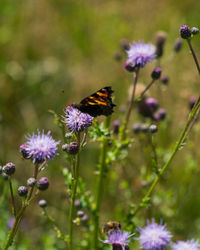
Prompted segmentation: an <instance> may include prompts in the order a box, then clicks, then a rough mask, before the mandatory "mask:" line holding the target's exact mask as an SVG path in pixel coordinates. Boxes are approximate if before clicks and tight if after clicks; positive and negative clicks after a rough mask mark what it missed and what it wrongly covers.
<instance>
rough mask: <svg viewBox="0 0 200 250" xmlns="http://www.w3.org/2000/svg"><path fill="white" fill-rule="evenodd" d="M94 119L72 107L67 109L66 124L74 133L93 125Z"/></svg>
mask: <svg viewBox="0 0 200 250" xmlns="http://www.w3.org/2000/svg"><path fill="white" fill-rule="evenodd" d="M92 119H93V117H92V116H90V115H89V114H87V113H83V112H81V111H80V110H78V109H77V108H74V107H73V106H72V105H70V106H68V107H67V108H66V109H65V117H64V122H65V123H66V125H67V126H68V128H69V130H70V131H72V132H78V131H83V130H84V129H85V128H88V127H90V126H91V125H92Z"/></svg>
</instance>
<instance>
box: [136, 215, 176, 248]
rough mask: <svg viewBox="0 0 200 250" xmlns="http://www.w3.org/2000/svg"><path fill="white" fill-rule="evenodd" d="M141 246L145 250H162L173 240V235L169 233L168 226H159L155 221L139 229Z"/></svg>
mask: <svg viewBox="0 0 200 250" xmlns="http://www.w3.org/2000/svg"><path fill="white" fill-rule="evenodd" d="M139 231H140V237H139V241H140V245H141V247H142V248H144V249H145V250H162V249H164V247H166V246H167V245H168V244H169V242H170V240H171V237H172V235H171V233H170V232H169V231H167V229H166V225H162V224H157V223H155V221H154V220H152V223H149V222H148V223H147V226H146V227H144V228H139Z"/></svg>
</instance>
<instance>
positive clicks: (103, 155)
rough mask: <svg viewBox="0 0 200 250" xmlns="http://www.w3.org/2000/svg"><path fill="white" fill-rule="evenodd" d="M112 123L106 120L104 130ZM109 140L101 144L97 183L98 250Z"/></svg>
mask: <svg viewBox="0 0 200 250" xmlns="http://www.w3.org/2000/svg"><path fill="white" fill-rule="evenodd" d="M109 122H110V117H107V118H106V119H105V123H104V128H105V129H108V127H109ZM107 146H108V138H106V137H103V138H102V143H101V154H100V166H99V168H100V172H99V178H98V182H97V191H96V200H95V210H94V236H93V237H94V239H93V249H98V232H99V212H100V207H101V202H102V196H103V186H104V185H103V182H104V177H105V170H106V154H107Z"/></svg>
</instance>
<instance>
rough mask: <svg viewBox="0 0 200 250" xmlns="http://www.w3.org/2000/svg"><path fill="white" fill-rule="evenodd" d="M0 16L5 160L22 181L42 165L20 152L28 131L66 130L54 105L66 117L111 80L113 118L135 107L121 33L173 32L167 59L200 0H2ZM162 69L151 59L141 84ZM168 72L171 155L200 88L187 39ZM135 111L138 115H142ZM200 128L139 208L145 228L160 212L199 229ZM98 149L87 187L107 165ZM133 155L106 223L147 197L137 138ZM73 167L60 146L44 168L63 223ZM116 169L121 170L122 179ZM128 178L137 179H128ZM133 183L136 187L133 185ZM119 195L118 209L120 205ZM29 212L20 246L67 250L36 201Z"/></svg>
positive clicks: (0, 130) (166, 137) (199, 9)
mask: <svg viewBox="0 0 200 250" xmlns="http://www.w3.org/2000/svg"><path fill="white" fill-rule="evenodd" d="M0 13H1V14H0V115H1V117H0V119H1V123H0V145H1V150H0V159H1V162H0V163H1V164H2V165H4V164H5V163H6V162H8V161H12V162H14V163H15V164H16V166H17V172H16V180H17V182H18V183H20V184H21V185H22V184H23V185H24V184H26V179H27V178H28V177H29V176H30V175H31V173H32V170H33V169H32V166H31V165H30V166H29V163H27V162H26V161H23V160H22V159H21V156H20V154H19V145H20V144H22V143H23V142H24V141H25V140H26V139H25V135H27V134H28V133H31V134H32V133H33V132H36V131H37V128H38V129H40V130H42V129H44V130H45V131H46V132H47V131H48V130H51V131H52V136H53V137H54V138H55V139H56V140H61V138H62V137H61V131H60V130H59V129H58V127H57V126H56V125H55V123H54V118H53V116H52V115H51V114H50V113H49V112H48V111H49V110H54V111H56V112H57V113H58V114H60V115H63V110H64V108H65V106H66V105H69V104H71V103H75V102H76V103H78V102H79V101H80V100H81V99H82V98H84V97H85V96H87V95H89V94H91V93H93V92H94V91H96V90H98V89H99V88H101V87H104V86H107V85H111V86H112V87H113V89H114V91H115V93H114V102H115V103H116V104H117V105H118V106H117V108H116V112H115V113H114V114H113V117H112V119H113V120H114V119H119V120H121V121H122V120H123V114H121V113H120V112H119V107H120V105H121V104H126V101H127V96H128V89H129V86H130V85H131V83H132V75H131V74H129V73H128V72H126V71H125V69H124V67H123V64H124V62H125V60H126V56H125V54H124V53H123V51H122V48H121V46H120V41H121V39H124V38H125V39H127V40H128V41H129V42H132V41H138V40H140V41H144V42H153V43H154V41H155V38H154V37H155V33H156V32H157V31H158V30H163V31H165V32H166V33H167V34H168V38H167V42H166V46H165V53H164V57H163V58H162V60H161V65H162V62H164V61H165V60H167V59H168V58H169V57H170V55H171V53H172V50H173V44H174V41H175V39H176V38H177V37H179V27H180V25H182V24H187V25H189V26H191V27H192V26H197V27H198V26H199V21H200V17H199V13H200V1H196V0H183V1H181V2H180V1H172V0H164V1H156V0H149V1H146V0H137V1H136V0H132V1H131V0H129V1H122V0H121V1H120V0H116V1H114V0H110V1H109V0H101V1H95V0H93V1H92V0H91V1H89V0H84V1H78V0H71V1H70V0H65V1H64V0H57V1H53V0H26V1H25V0H19V1H12V0H1V2H0ZM199 41H200V39H199V37H198V36H197V37H195V38H194V39H193V45H194V48H195V50H196V51H197V55H199V51H200V42H199ZM116 53H120V55H121V56H122V59H121V60H120V61H117V60H115V59H114V58H115V55H116ZM153 67H154V64H150V65H148V66H147V68H145V69H144V70H143V74H142V75H141V77H140V79H139V82H142V83H144V84H147V83H148V82H149V81H150V77H149V75H150V73H151V71H152V70H153ZM163 74H165V75H168V76H169V78H170V83H169V86H167V87H164V88H162V90H160V89H159V88H157V87H156V86H154V87H153V88H152V90H151V96H153V97H155V98H158V100H159V102H160V104H161V106H162V107H164V108H165V109H166V110H167V114H168V116H167V121H166V122H165V123H163V124H162V125H161V126H160V131H159V133H158V135H157V143H158V145H159V149H158V151H159V154H160V157H167V155H168V153H169V152H170V149H171V146H172V144H173V143H174V142H175V140H176V139H177V136H178V134H179V133H180V130H181V128H182V127H183V126H184V123H185V121H186V118H187V114H188V99H189V97H190V96H192V95H197V93H198V91H199V78H198V74H197V71H196V68H195V65H194V62H193V60H192V56H191V55H190V52H189V49H188V48H187V46H186V43H184V44H183V49H182V51H181V52H180V53H178V54H177V55H176V57H175V58H174V60H173V61H172V62H171V63H170V64H168V65H167V66H166V67H165V68H164V69H163ZM132 118H133V121H138V120H139V118H138V116H137V112H135V113H134V114H133V115H132ZM99 120H101V118H100V119H99ZM198 134H199V124H197V125H196V127H195V129H194V131H193V133H192V134H191V136H190V143H188V144H187V146H186V148H184V149H183V150H182V151H181V152H179V153H178V155H177V156H176V159H175V160H174V161H173V163H172V164H171V168H170V170H169V171H168V173H167V174H166V176H165V178H164V179H163V180H162V182H163V183H162V188H161V189H159V190H158V189H157V194H156V196H154V206H153V208H151V210H148V211H145V212H144V213H141V214H140V216H141V217H140V220H138V221H139V222H140V223H141V224H140V225H141V226H142V225H143V224H144V223H145V221H146V219H147V218H150V217H156V218H157V219H158V221H159V220H160V218H163V219H164V221H166V222H167V223H168V227H169V229H170V230H171V231H172V233H173V235H175V238H174V239H187V238H191V237H198V236H199V234H198V232H199V230H200V196H199V193H200V192H199V191H200V187H199V173H200V172H199V163H200V160H199V156H200V154H199V150H198V148H199V145H200V143H199V140H198ZM95 145H96V144H95ZM98 150H99V149H98V148H97V147H94V144H92V143H89V144H88V146H87V148H86V149H85V152H84V154H83V156H82V159H83V160H82V162H84V164H83V165H82V166H81V176H83V180H84V181H85V182H86V185H87V188H88V189H90V188H93V187H94V185H95V180H94V178H93V176H94V171H95V169H96V166H97V163H98V155H99V151H98ZM130 155H131V158H130V159H129V161H127V162H126V168H125V171H122V172H123V173H121V170H120V169H121V168H120V166H116V168H115V169H113V170H111V175H110V176H111V177H110V178H111V179H114V180H115V181H114V182H115V184H116V185H115V186H109V185H108V184H106V186H107V185H108V186H107V187H108V192H106V194H105V199H104V204H103V208H104V209H103V211H104V213H102V215H101V223H104V222H105V221H107V220H110V219H118V220H123V219H122V217H123V208H124V207H125V208H126V207H128V205H129V204H128V200H129V199H130V200H131V202H137V201H139V198H140V197H141V195H142V194H141V187H140V186H141V185H140V182H141V180H140V178H137V175H139V173H140V171H141V166H142V165H143V164H144V159H143V156H142V154H141V150H140V147H139V145H138V140H137V138H134V143H133V145H132V148H131V149H130ZM59 158H60V159H61V160H59ZM161 162H162V158H161ZM64 164H66V162H65V160H64V156H63V155H62V152H61V151H60V157H57V158H56V160H55V161H53V162H51V163H49V166H48V169H46V170H45V172H44V174H45V175H47V176H49V178H50V182H51V187H50V189H49V191H47V192H45V193H44V195H43V197H45V198H46V199H47V200H48V202H49V204H50V211H51V213H52V214H54V215H55V217H56V220H57V221H58V224H60V225H61V228H63V230H67V209H68V206H69V204H68V202H67V199H66V187H65V185H64V181H63V178H62V176H61V174H60V167H61V165H64ZM116 176H121V179H120V178H119V177H116ZM127 176H128V177H129V178H128V180H126V179H125V178H126V177H127ZM116 179H117V180H116ZM107 183H109V181H108V180H107ZM111 183H112V182H111ZM138 183H139V184H138ZM6 185H7V184H6V183H5V182H4V181H3V180H2V179H1V180H0V187H1V191H2V192H1V194H3V193H4V194H5V193H7V192H8V191H7V186H6ZM127 185H128V187H131V188H132V189H130V190H129V191H127V189H126V188H125V187H126V186H127ZM138 186H139V187H138ZM16 187H17V185H16ZM116 190H117V193H118V197H116V194H115V192H116ZM142 192H144V190H143V191H142ZM1 201H2V202H1V205H0V206H1V208H0V210H1V214H3V216H2V221H1V222H0V226H1V233H0V236H2V237H0V238H1V239H3V238H4V237H5V233H6V230H7V226H6V223H5V221H6V220H7V219H8V218H9V216H10V215H9V210H10V207H9V199H5V200H3V199H2V200H1ZM113 202H114V204H115V205H116V208H113V207H114V206H113ZM111 204H112V206H111ZM121 204H123V206H121ZM8 207H9V210H8ZM60 211H61V212H60ZM114 216H116V217H117V218H116V217H114ZM111 217H112V218H111ZM25 219H27V225H26V230H25V231H23V233H22V234H21V235H19V237H18V240H17V242H19V244H18V245H17V247H16V248H13V249H20V250H22V249H64V245H63V243H62V242H60V241H57V239H56V236H55V233H54V232H53V230H52V229H51V227H50V226H49V225H47V224H45V219H43V218H42V217H41V215H40V209H39V208H37V206H36V205H35V207H34V209H28V210H27V212H26V216H25ZM41 234H42V236H41ZM49 235H51V237H49ZM22 237H23V239H22ZM21 240H22V241H23V243H22V241H21ZM0 241H1V240H0ZM20 241H21V242H20ZM33 242H34V243H33ZM41 244H42V245H41ZM41 246H42V247H41Z"/></svg>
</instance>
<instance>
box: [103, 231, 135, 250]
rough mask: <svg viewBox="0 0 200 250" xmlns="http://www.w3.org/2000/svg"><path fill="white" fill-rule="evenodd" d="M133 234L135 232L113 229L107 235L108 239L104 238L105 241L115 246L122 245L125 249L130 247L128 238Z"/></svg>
mask: <svg viewBox="0 0 200 250" xmlns="http://www.w3.org/2000/svg"><path fill="white" fill-rule="evenodd" d="M131 236H133V234H129V233H127V232H122V231H120V230H117V231H111V232H110V233H109V235H108V236H107V239H106V240H103V242H104V243H107V244H110V245H112V246H113V247H115V246H121V248H122V249H123V250H125V249H126V247H128V239H129V238H130V237H131Z"/></svg>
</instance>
